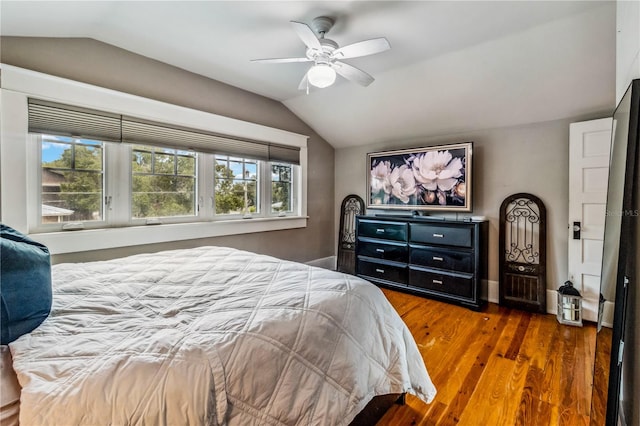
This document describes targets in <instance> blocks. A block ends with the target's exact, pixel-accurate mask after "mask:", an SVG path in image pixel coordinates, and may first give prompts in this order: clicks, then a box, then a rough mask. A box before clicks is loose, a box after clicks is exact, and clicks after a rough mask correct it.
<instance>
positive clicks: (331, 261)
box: [306, 256, 338, 270]
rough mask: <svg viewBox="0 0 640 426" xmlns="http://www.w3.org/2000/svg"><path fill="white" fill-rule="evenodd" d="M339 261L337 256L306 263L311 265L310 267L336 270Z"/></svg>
mask: <svg viewBox="0 0 640 426" xmlns="http://www.w3.org/2000/svg"><path fill="white" fill-rule="evenodd" d="M337 260H338V257H337V256H328V257H323V258H321V259H315V260H310V261H309V262H306V263H307V265H310V266H317V267H319V268H325V269H331V270H335V269H336V263H337Z"/></svg>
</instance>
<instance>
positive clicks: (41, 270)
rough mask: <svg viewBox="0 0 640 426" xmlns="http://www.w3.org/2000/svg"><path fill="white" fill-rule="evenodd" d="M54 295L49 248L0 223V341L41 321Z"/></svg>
mask: <svg viewBox="0 0 640 426" xmlns="http://www.w3.org/2000/svg"><path fill="white" fill-rule="evenodd" d="M51 299H52V295H51V257H50V255H49V249H47V247H46V246H44V245H42V244H40V243H38V242H35V241H33V240H32V239H30V238H28V237H27V236H25V235H23V234H21V233H20V232H18V231H16V230H15V229H12V228H9V227H8V226H6V225H3V224H1V223H0V309H1V311H2V317H1V318H0V320H1V321H2V323H1V324H0V331H1V334H2V336H1V337H2V338H1V342H0V343H2V344H3V345H6V344H8V343H11V342H13V341H14V340H16V339H17V338H18V337H20V336H22V335H23V334H27V333H29V332H30V331H32V330H34V329H35V328H36V327H38V326H39V325H40V324H42V321H44V320H45V318H47V316H48V315H49V312H50V311H51Z"/></svg>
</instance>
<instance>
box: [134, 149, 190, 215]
mask: <svg viewBox="0 0 640 426" xmlns="http://www.w3.org/2000/svg"><path fill="white" fill-rule="evenodd" d="M178 152H179V153H180V155H178ZM195 164H196V154H195V153H191V152H187V151H176V150H172V149H166V148H154V147H145V146H136V147H135V149H134V150H133V154H132V191H131V215H132V217H133V218H135V219H143V218H149V217H170V216H195V215H196V186H197V185H196V176H195V169H196V167H195Z"/></svg>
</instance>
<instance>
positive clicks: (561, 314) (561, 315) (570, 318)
mask: <svg viewBox="0 0 640 426" xmlns="http://www.w3.org/2000/svg"><path fill="white" fill-rule="evenodd" d="M558 322H559V323H560V324H567V325H577V326H579V327H582V296H581V295H580V292H579V291H578V290H576V289H575V288H573V283H572V282H571V281H566V282H565V283H564V284H563V285H562V287H560V288H559V289H558Z"/></svg>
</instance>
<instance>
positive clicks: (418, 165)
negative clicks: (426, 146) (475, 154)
mask: <svg viewBox="0 0 640 426" xmlns="http://www.w3.org/2000/svg"><path fill="white" fill-rule="evenodd" d="M411 167H412V169H413V174H414V176H415V180H416V181H417V182H418V183H419V184H421V185H422V186H423V187H424V188H425V189H427V190H430V191H435V190H437V189H439V190H440V191H450V190H451V189H452V188H453V187H454V186H455V184H456V183H458V178H459V177H460V176H462V168H463V164H462V161H461V160H460V158H458V157H456V158H453V156H452V155H451V153H450V152H449V151H430V152H427V153H425V154H422V155H418V156H416V157H415V158H414V159H413V162H412V165H411Z"/></svg>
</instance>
